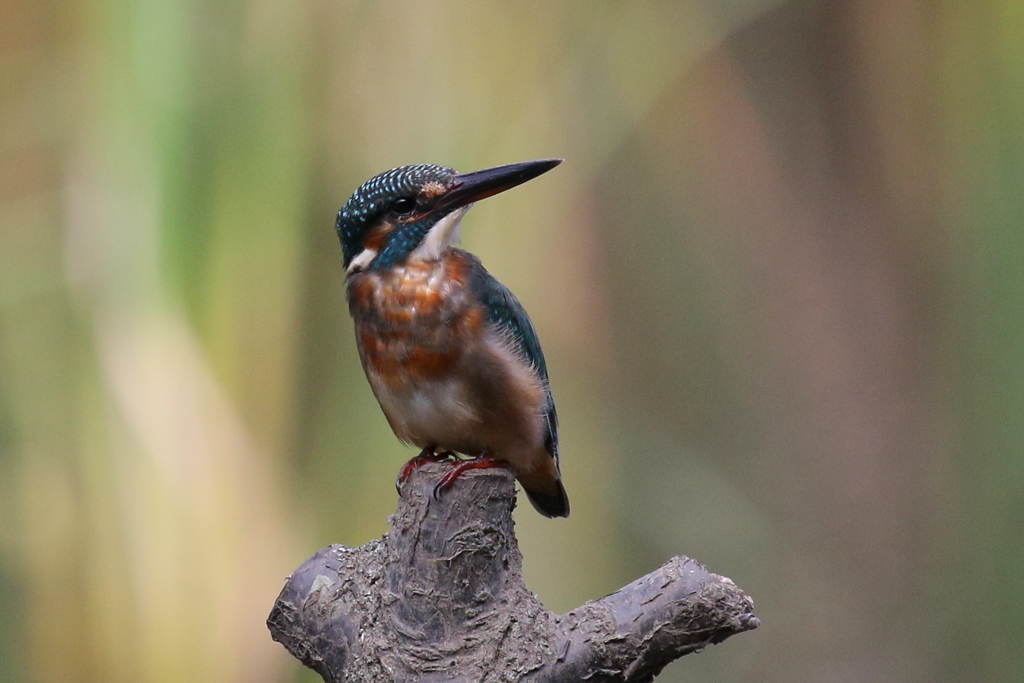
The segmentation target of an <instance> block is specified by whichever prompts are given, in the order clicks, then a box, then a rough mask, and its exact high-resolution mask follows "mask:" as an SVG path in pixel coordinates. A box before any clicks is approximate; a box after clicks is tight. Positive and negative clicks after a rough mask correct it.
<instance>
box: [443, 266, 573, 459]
mask: <svg viewBox="0 0 1024 683" xmlns="http://www.w3.org/2000/svg"><path fill="white" fill-rule="evenodd" d="M463 253H464V254H466V256H468V257H469V259H470V261H471V262H472V264H473V266H472V272H471V274H470V278H469V287H470V289H472V291H473V293H474V294H475V295H476V297H477V299H478V300H479V301H480V302H481V303H482V304H483V306H484V308H485V309H486V311H487V321H488V322H489V323H491V324H492V325H494V326H496V327H498V328H499V329H501V330H504V331H505V332H506V333H507V334H508V335H509V338H510V339H511V340H512V341H513V342H514V343H515V345H516V346H517V348H518V350H519V352H520V353H521V354H523V356H524V357H525V358H526V359H527V360H528V361H529V362H530V364H531V365H532V366H533V367H534V369H535V370H536V371H537V373H538V374H539V375H540V377H541V378H542V380H543V382H544V390H545V391H546V392H547V407H546V408H545V411H544V415H545V418H546V420H547V431H546V433H545V439H544V446H545V448H546V449H547V451H548V453H550V454H551V457H552V458H554V459H555V464H556V465H557V464H558V414H557V413H556V412H555V401H554V398H553V397H552V396H551V386H550V384H549V383H548V368H547V365H546V364H545V363H544V352H543V351H541V348H540V341H539V340H538V339H537V331H536V330H535V329H533V323H532V322H530V316H528V315H527V314H526V310H525V309H523V305H522V304H521V303H519V299H517V298H516V297H515V295H514V294H512V292H510V291H509V290H508V287H506V286H505V285H503V284H501V283H500V282H498V281H497V280H496V279H495V278H494V276H493V275H491V274H490V273H488V272H487V269H486V268H484V267H483V264H481V263H480V261H479V259H477V258H476V257H475V256H473V255H472V254H469V253H468V252H463Z"/></svg>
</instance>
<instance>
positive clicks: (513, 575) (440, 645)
mask: <svg viewBox="0 0 1024 683" xmlns="http://www.w3.org/2000/svg"><path fill="white" fill-rule="evenodd" d="M446 467H447V465H444V464H428V465H424V466H423V467H420V468H418V469H417V470H415V471H414V472H413V474H412V476H410V478H409V480H408V481H407V482H406V485H405V487H404V492H403V495H402V498H401V501H400V502H399V505H398V511H397V512H396V513H395V514H394V516H393V517H392V519H391V522H392V528H391V531H389V532H388V533H387V534H385V535H384V538H382V539H378V540H374V541H370V542H369V543H367V544H366V545H364V546H362V547H359V548H346V547H344V546H340V545H332V546H328V547H326V548H323V549H321V550H320V551H319V552H317V553H316V554H315V555H314V556H313V557H311V558H310V559H309V560H307V561H306V562H305V563H304V564H303V565H302V566H301V567H299V568H298V569H297V570H296V571H295V573H294V574H292V576H291V577H290V578H289V579H288V581H287V583H286V584H285V587H284V590H282V591H281V595H280V596H279V597H278V599H277V602H276V604H275V605H274V609H273V611H272V612H271V614H270V618H269V619H268V621H267V624H268V626H269V627H270V632H271V634H272V636H273V637H274V639H275V640H277V641H279V642H281V643H282V644H284V646H285V647H286V648H288V651H289V652H291V653H292V654H293V655H295V656H296V657H297V658H298V659H299V660H301V661H302V663H303V664H305V665H306V666H308V667H310V668H312V669H314V670H316V671H317V672H319V673H320V675H322V676H323V677H324V679H325V680H326V681H328V682H335V681H339V682H340V681H353V682H354V681H358V682H359V683H393V682H403V681H428V682H429V681H467V682H468V681H474V682H475V681H488V682H489V681H524V682H528V683H562V682H566V681H578V680H586V681H589V682H591V683H597V682H600V681H629V682H633V681H649V680H651V679H652V678H653V677H654V676H655V675H656V674H657V673H658V672H659V671H661V669H662V668H664V666H665V665H666V664H668V663H669V662H671V661H672V660H674V659H676V658H678V657H681V656H682V655H685V654H689V653H691V652H698V651H700V650H701V649H703V648H704V647H705V646H707V645H708V644H709V643H717V642H720V641H722V640H724V639H726V638H728V637H729V636H731V635H734V634H736V633H741V632H743V631H749V630H751V629H754V628H757V626H758V620H757V618H756V617H755V616H754V615H753V613H752V610H753V603H752V601H751V600H750V598H748V597H747V596H746V595H745V594H744V593H743V592H742V591H741V590H740V589H739V588H737V587H736V585H735V584H733V582H732V581H730V580H729V579H727V578H724V577H720V576H717V575H715V574H712V573H710V572H708V571H707V570H706V569H704V567H702V566H701V565H699V564H698V563H696V562H694V561H693V560H690V559H688V558H685V557H675V558H673V559H671V560H669V561H668V562H667V563H665V564H664V565H662V566H661V567H660V568H658V569H657V570H655V571H653V572H651V573H650V574H648V575H647V576H644V577H643V578H641V579H638V580H636V581H634V582H633V583H631V584H629V585H628V586H625V587H624V588H622V589H620V590H618V591H616V592H615V593H612V594H611V595H609V596H606V597H604V598H602V599H600V600H595V601H592V602H588V603H586V604H585V605H583V606H581V607H579V608H577V609H575V610H572V611H571V612H569V613H568V614H562V615H558V614H553V613H552V612H549V611H547V610H545V609H544V607H543V605H541V603H540V601H539V600H538V599H537V597H536V596H535V595H533V594H532V593H530V592H529V591H528V590H526V586H525V585H524V583H523V577H522V573H521V569H522V556H521V555H520V554H519V548H518V545H517V543H516V537H515V533H514V532H513V522H512V509H513V507H515V498H516V493H515V481H514V479H513V478H512V476H511V474H509V473H508V472H507V471H505V470H503V469H488V470H476V471H470V472H467V473H466V474H465V475H464V476H463V477H461V478H460V479H459V480H458V481H456V482H455V484H454V485H453V486H452V487H451V488H450V489H448V490H447V491H445V492H444V495H443V497H442V498H441V500H435V499H433V498H432V496H431V493H432V490H433V487H434V483H435V482H436V481H437V479H438V477H439V476H440V474H441V473H442V472H443V471H444V470H445V469H446Z"/></svg>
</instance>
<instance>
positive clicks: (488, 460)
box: [433, 455, 509, 500]
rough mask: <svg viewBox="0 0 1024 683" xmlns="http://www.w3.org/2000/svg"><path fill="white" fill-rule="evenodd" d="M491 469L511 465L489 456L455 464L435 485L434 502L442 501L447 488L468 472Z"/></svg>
mask: <svg viewBox="0 0 1024 683" xmlns="http://www.w3.org/2000/svg"><path fill="white" fill-rule="evenodd" d="M489 467H504V468H506V469H507V468H508V467H509V464H508V463H507V462H505V461H504V460H496V459H494V458H492V457H491V456H489V455H482V456H480V457H478V458H473V459H471V460H462V461H460V462H457V463H455V464H454V465H453V466H452V468H451V469H450V470H448V471H447V472H445V473H444V474H443V475H441V478H440V479H438V480H437V483H436V484H434V493H433V496H434V500H441V494H442V493H443V492H444V490H445V489H446V488H448V487H449V486H451V485H452V483H453V482H454V481H455V480H456V479H458V478H459V476H460V475H461V474H462V473H463V472H465V471H466V470H482V469H485V468H489Z"/></svg>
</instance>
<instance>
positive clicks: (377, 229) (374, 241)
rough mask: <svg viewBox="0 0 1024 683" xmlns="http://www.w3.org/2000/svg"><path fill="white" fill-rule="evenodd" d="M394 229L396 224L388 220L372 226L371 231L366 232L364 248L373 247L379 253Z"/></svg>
mask: <svg viewBox="0 0 1024 683" xmlns="http://www.w3.org/2000/svg"><path fill="white" fill-rule="evenodd" d="M394 229H395V226H393V225H392V224H391V223H388V222H384V223H381V224H380V225H375V226H374V227H372V228H370V230H369V232H367V233H366V239H365V240H363V248H364V249H372V250H374V251H376V252H378V253H379V252H380V251H381V249H383V248H384V245H385V244H386V243H387V240H388V235H390V234H391V233H392V232H393V231H394Z"/></svg>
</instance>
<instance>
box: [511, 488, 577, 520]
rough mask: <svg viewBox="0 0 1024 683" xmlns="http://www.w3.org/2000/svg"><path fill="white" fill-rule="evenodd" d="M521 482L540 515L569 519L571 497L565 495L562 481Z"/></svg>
mask: <svg viewBox="0 0 1024 683" xmlns="http://www.w3.org/2000/svg"><path fill="white" fill-rule="evenodd" d="M520 482H521V483H522V485H523V490H524V491H526V497H527V498H529V499H530V503H532V504H533V507H534V508H535V509H536V510H537V512H539V513H540V514H542V515H544V516H545V517H568V516H569V496H567V495H566V494H565V487H564V486H562V480H561V479H553V480H551V479H549V480H548V481H546V482H538V481H536V480H528V481H522V480H520Z"/></svg>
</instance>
